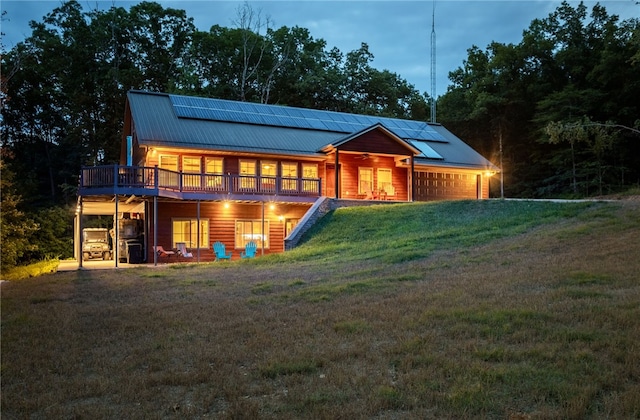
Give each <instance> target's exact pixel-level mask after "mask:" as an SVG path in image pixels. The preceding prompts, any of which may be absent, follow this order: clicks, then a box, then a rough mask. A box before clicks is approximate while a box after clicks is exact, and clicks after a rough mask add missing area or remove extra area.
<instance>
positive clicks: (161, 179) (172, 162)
mask: <svg viewBox="0 0 640 420" xmlns="http://www.w3.org/2000/svg"><path fill="white" fill-rule="evenodd" d="M158 168H160V169H164V170H163V171H159V173H158V186H160V187H172V188H177V187H178V185H179V184H180V183H179V182H178V181H179V180H178V176H179V175H178V156H175V155H160V156H159V157H158ZM168 171H172V172H168Z"/></svg>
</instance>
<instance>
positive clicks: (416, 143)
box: [409, 139, 444, 159]
mask: <svg viewBox="0 0 640 420" xmlns="http://www.w3.org/2000/svg"><path fill="white" fill-rule="evenodd" d="M409 143H411V145H412V146H413V147H415V148H416V149H418V150H420V151H421V152H422V153H421V154H419V155H418V157H425V158H427V159H444V158H443V157H442V156H441V155H440V153H438V152H436V151H435V150H433V148H432V147H431V146H429V145H428V144H427V143H426V142H424V141H420V140H411V139H410V140H409Z"/></svg>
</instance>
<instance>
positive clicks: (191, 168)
mask: <svg viewBox="0 0 640 420" xmlns="http://www.w3.org/2000/svg"><path fill="white" fill-rule="evenodd" d="M182 172H189V173H195V174H199V173H200V158H199V157H190V156H183V157H182Z"/></svg>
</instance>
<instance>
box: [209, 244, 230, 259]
mask: <svg viewBox="0 0 640 420" xmlns="http://www.w3.org/2000/svg"><path fill="white" fill-rule="evenodd" d="M213 252H215V254H216V261H218V260H231V252H229V253H228V254H227V253H226V248H225V246H224V244H223V243H222V242H220V241H218V242H216V243H214V244H213Z"/></svg>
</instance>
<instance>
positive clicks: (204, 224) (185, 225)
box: [171, 219, 209, 248]
mask: <svg viewBox="0 0 640 420" xmlns="http://www.w3.org/2000/svg"><path fill="white" fill-rule="evenodd" d="M197 236H198V220H197V219H171V238H172V240H171V243H172V246H173V247H174V248H175V247H176V243H178V242H184V243H185V244H186V246H187V248H196V247H200V248H208V247H209V219H200V240H199V241H197Z"/></svg>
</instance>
